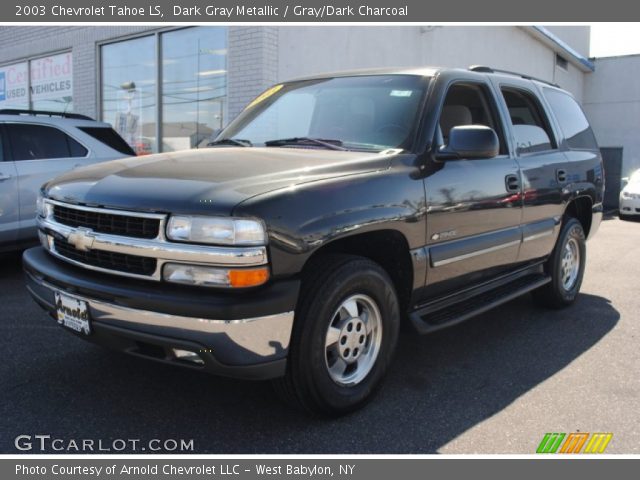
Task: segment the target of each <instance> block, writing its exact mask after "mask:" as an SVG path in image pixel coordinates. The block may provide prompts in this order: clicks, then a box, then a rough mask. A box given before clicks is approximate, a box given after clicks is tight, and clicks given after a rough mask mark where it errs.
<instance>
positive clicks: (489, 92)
mask: <svg viewBox="0 0 640 480" xmlns="http://www.w3.org/2000/svg"><path fill="white" fill-rule="evenodd" d="M458 85H462V86H466V87H471V88H474V89H476V90H477V91H478V92H479V93H480V98H481V100H482V101H483V103H484V104H485V105H484V106H485V107H486V108H487V110H488V113H489V114H490V115H491V119H492V120H493V122H494V124H495V125H496V126H497V127H498V129H497V130H496V129H494V131H495V132H496V135H497V136H498V141H499V144H500V150H499V153H498V155H496V156H495V157H494V158H505V157H508V156H509V155H510V153H509V152H510V148H509V147H510V145H509V142H508V139H507V135H506V133H507V130H506V129H505V124H504V121H503V118H502V117H503V115H501V113H500V105H499V100H498V98H496V95H495V92H494V91H493V89H492V88H491V84H490V83H489V82H487V81H483V80H480V79H473V80H472V79H467V78H460V79H454V80H452V81H450V82H449V83H447V85H446V86H445V87H444V89H443V94H442V95H440V97H441V99H440V102H439V104H438V111H437V114H436V116H435V118H436V128H435V131H434V135H433V139H432V140H431V144H432V145H433V146H434V147H436V148H438V147H439V145H438V144H437V135H438V126H439V124H440V116H441V115H442V109H443V108H444V105H445V101H446V99H447V95H449V91H450V90H451V88H453V87H455V86H458ZM487 97H489V98H487ZM490 99H492V100H493V102H491V100H490ZM492 103H493V104H492Z"/></svg>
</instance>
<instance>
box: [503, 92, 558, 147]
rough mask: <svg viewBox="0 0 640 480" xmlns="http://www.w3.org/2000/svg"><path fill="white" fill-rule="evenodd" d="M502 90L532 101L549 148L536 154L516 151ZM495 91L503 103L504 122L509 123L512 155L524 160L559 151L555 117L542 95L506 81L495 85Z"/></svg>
mask: <svg viewBox="0 0 640 480" xmlns="http://www.w3.org/2000/svg"><path fill="white" fill-rule="evenodd" d="M503 90H515V91H516V93H520V94H524V95H528V96H529V97H530V98H529V100H532V101H533V104H534V106H535V107H536V109H537V112H536V113H537V114H538V116H539V117H540V119H541V120H542V121H543V123H544V126H545V128H543V130H544V131H545V133H546V134H547V136H548V137H549V141H550V143H551V148H548V149H546V150H539V151H536V152H520V151H518V145H517V144H516V142H515V140H516V138H515V135H514V131H513V126H514V125H513V121H512V120H511V112H510V111H509V105H508V104H507V100H506V98H504V93H503ZM497 91H498V93H499V94H500V101H501V102H502V103H503V106H504V112H505V116H506V119H505V120H506V121H508V122H509V125H508V127H509V131H510V133H511V142H512V143H513V149H512V150H513V153H514V155H515V156H516V157H518V158H526V157H529V156H535V155H541V154H542V155H544V154H548V153H552V152H557V151H560V150H561V146H562V143H563V142H562V141H561V135H559V133H560V132H559V131H558V128H557V125H556V123H555V122H556V119H555V117H554V116H553V115H552V114H551V113H550V112H549V109H548V105H547V104H546V99H544V98H542V94H541V93H540V92H538V91H537V90H536V89H534V88H530V87H529V86H525V85H522V84H520V83H515V82H508V81H500V82H498V84H497Z"/></svg>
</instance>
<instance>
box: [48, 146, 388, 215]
mask: <svg viewBox="0 0 640 480" xmlns="http://www.w3.org/2000/svg"><path fill="white" fill-rule="evenodd" d="M392 155H393V154H381V153H371V152H349V151H334V150H319V149H303V148H277V147H263V148H256V147H250V148H246V147H220V148H205V149H198V150H186V151H181V152H171V153H161V154H155V155H148V156H144V157H129V158H125V159H122V160H113V161H110V162H104V163H99V164H95V165H92V166H89V167H84V168H79V169H76V170H73V171H71V172H68V173H66V174H63V175H61V176H59V177H57V178H55V179H54V180H52V181H50V182H49V183H47V184H46V185H45V187H44V188H45V194H46V195H47V196H48V197H50V198H53V199H55V200H60V201H64V202H70V203H77V204H84V205H91V206H101V207H107V208H122V209H135V210H144V211H153V212H172V213H192V214H208V215H229V214H230V213H231V211H232V209H233V207H234V206H236V205H237V204H238V203H240V202H242V201H244V200H246V199H248V198H250V197H253V196H255V195H259V194H262V193H267V192H270V191H273V190H277V189H282V188H289V187H293V186H295V185H299V184H301V183H307V182H313V181H318V180H325V179H328V178H332V177H337V176H343V175H351V174H357V173H365V172H369V171H376V170H383V169H386V168H388V167H389V163H390V161H391V157H392Z"/></svg>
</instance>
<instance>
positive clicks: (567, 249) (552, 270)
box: [533, 217, 587, 308]
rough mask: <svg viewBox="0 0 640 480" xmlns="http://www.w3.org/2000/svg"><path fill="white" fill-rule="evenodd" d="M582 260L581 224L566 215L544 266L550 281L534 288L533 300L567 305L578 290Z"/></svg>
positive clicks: (552, 306)
mask: <svg viewBox="0 0 640 480" xmlns="http://www.w3.org/2000/svg"><path fill="white" fill-rule="evenodd" d="M586 259H587V249H586V242H585V235H584V230H583V228H582V224H581V223H580V222H579V221H578V220H577V219H575V218H572V217H570V218H568V219H567V220H566V221H565V222H564V224H563V226H562V229H561V230H560V235H559V236H558V240H557V241H556V246H555V248H554V249H553V252H552V254H551V257H549V260H547V263H546V265H545V271H546V273H547V274H548V275H549V276H550V277H551V282H549V283H548V284H546V285H545V286H543V287H541V288H539V289H537V290H535V291H534V292H533V296H534V299H535V300H536V301H537V302H538V303H540V304H542V305H544V306H547V307H551V308H563V307H566V306H568V305H571V304H572V303H573V302H574V301H575V300H576V297H577V296H578V293H579V292H580V286H581V285H582V277H583V276H584V267H585V264H586Z"/></svg>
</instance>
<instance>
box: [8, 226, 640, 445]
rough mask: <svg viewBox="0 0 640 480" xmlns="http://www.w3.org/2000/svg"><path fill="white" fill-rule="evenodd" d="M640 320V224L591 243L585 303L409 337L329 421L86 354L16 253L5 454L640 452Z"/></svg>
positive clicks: (192, 377)
mask: <svg viewBox="0 0 640 480" xmlns="http://www.w3.org/2000/svg"><path fill="white" fill-rule="evenodd" d="M639 319H640V221H620V220H618V219H617V218H616V217H611V218H609V219H607V220H605V221H603V223H602V225H601V228H600V231H599V233H598V234H597V235H596V237H595V238H594V239H593V240H591V241H590V242H589V243H588V261H587V270H586V274H585V279H584V283H583V287H582V294H581V295H580V297H579V299H578V301H577V303H576V304H575V305H574V306H572V307H571V308H568V309H565V310H561V311H549V310H545V309H543V308H540V307H536V306H534V305H533V303H532V301H531V298H530V297H529V296H525V297H522V298H520V299H517V300H515V301H513V302H510V303H509V304H507V305H504V306H502V307H499V308H497V309H495V310H493V311H491V312H489V313H487V314H484V315H482V316H479V317H477V318H474V319H472V320H469V321H467V322H465V323H463V324H460V325H458V326H455V327H453V328H450V329H448V330H444V331H441V332H437V333H434V334H432V335H429V336H424V337H421V336H416V335H413V334H411V332H410V331H407V332H404V333H403V334H402V336H401V339H400V348H399V350H398V354H397V356H396V359H395V361H394V363H393V367H392V369H391V372H390V374H389V376H388V378H387V381H386V382H385V385H384V388H383V389H382V390H381V391H380V393H379V394H378V396H377V397H376V398H375V399H374V400H373V402H372V403H371V404H369V405H368V406H367V407H366V408H365V409H363V410H361V411H359V412H356V413H354V414H351V415H349V416H346V417H342V418H339V419H331V420H327V419H317V418H310V417H308V416H306V415H305V414H303V413H300V412H297V411H293V410H291V409H290V408H288V407H287V406H285V405H283V404H281V403H280V401H279V400H278V398H277V397H276V396H275V394H274V393H273V391H272V389H271V386H270V384H269V383H268V382H257V383H256V382H243V381H235V380H230V379H223V378H216V377H211V376H207V375H205V374H201V373H199V372H194V371H191V370H184V369H180V368H178V367H171V366H166V365H162V364H157V363H154V362H151V361H147V360H144V359H139V358H134V357H130V356H127V355H124V354H120V353H116V352H111V351H109V350H106V349H103V348H101V347H97V346H93V345H91V344H88V343H85V342H83V341H81V340H80V339H78V338H76V337H75V336H73V335H71V334H69V333H67V332H66V331H64V330H63V329H62V328H61V327H58V326H57V325H56V324H55V322H54V321H53V320H52V319H51V318H50V317H48V316H47V315H46V314H44V312H42V311H41V310H40V308H39V307H38V306H37V305H36V304H35V303H34V302H33V301H32V300H31V299H30V297H29V295H28V293H27V291H26V289H25V287H24V282H23V277H22V272H21V267H20V258H19V256H18V255H8V256H3V257H0V352H1V353H2V355H3V359H2V361H1V362H0V453H18V450H17V449H16V447H15V438H16V437H17V436H19V435H31V436H32V439H34V438H35V437H34V436H35V435H50V436H51V438H52V439H54V438H59V439H62V441H63V442H59V443H58V444H57V445H58V446H60V445H67V446H68V445H69V442H70V441H71V440H75V441H81V440H82V439H85V440H86V439H90V440H94V441H95V442H96V443H95V445H96V447H97V445H98V443H97V441H98V440H101V441H102V442H103V443H102V446H103V448H105V446H106V448H109V447H112V446H114V445H120V444H114V443H113V441H114V440H117V439H133V440H139V441H140V443H138V444H137V445H139V446H144V445H149V443H148V441H149V440H152V439H160V440H167V439H171V440H174V439H175V440H180V439H183V440H187V441H188V440H193V447H194V448H193V451H195V452H198V453H222V454H233V453H277V454H289V453H307V454H310V453H336V454H338V453H451V454H454V453H455V454H458V453H534V452H535V450H536V447H537V446H538V444H539V443H540V441H541V439H542V437H543V435H544V434H545V433H546V432H567V433H569V432H576V431H580V432H612V433H613V438H612V440H611V442H610V444H609V446H608V449H607V453H640V378H639V373H640V351H639V350H640V349H639V348H638V339H639V338H640V336H639V334H640V326H639V325H638V321H639ZM187 443H188V442H187ZM23 445H24V444H23ZM129 445H131V443H129ZM154 445H156V446H158V443H156V444H154ZM170 445H171V444H170ZM34 447H35V450H31V451H27V452H25V453H39V451H38V444H37V442H34ZM140 448H141V447H140ZM130 451H131V449H127V450H125V452H130ZM147 451H148V450H147ZM138 452H140V453H144V452H143V451H141V450H138ZM47 453H55V452H54V451H53V450H51V449H48V450H47ZM70 453H74V452H73V451H70ZM173 453H182V452H173Z"/></svg>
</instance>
